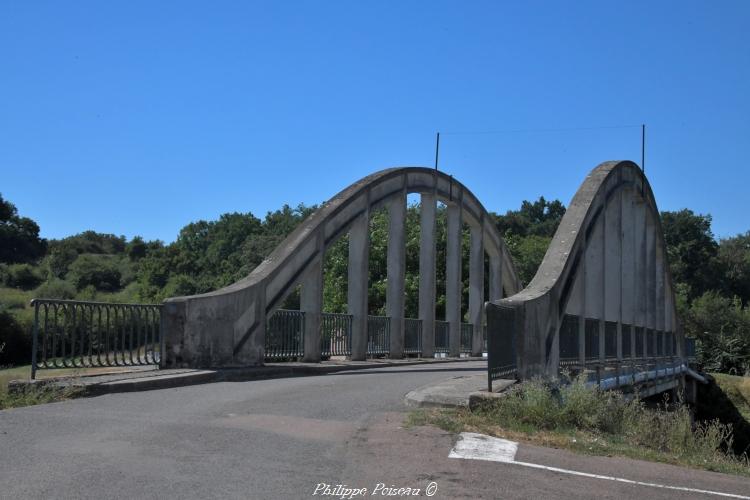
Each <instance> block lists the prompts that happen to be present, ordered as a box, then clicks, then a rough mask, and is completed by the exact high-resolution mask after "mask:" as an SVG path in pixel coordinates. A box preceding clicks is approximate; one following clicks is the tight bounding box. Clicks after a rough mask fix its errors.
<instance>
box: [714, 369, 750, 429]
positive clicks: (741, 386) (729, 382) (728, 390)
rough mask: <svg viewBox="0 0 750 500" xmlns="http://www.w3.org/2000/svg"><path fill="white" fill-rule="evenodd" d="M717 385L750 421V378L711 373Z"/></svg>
mask: <svg viewBox="0 0 750 500" xmlns="http://www.w3.org/2000/svg"><path fill="white" fill-rule="evenodd" d="M710 375H711V376H713V377H714V379H715V380H716V383H717V384H719V387H721V389H722V390H723V391H724V393H725V394H726V395H727V397H728V398H729V399H730V401H732V403H734V406H736V407H737V410H739V412H740V414H741V415H742V416H743V417H744V418H745V420H748V421H750V377H738V376H736V375H726V374H724V373H711V374H710Z"/></svg>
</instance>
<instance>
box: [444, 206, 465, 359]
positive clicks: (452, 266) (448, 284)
mask: <svg viewBox="0 0 750 500" xmlns="http://www.w3.org/2000/svg"><path fill="white" fill-rule="evenodd" d="M447 210H448V220H447V227H446V239H447V243H446V259H445V321H447V322H448V324H449V327H448V328H449V330H448V331H449V336H448V346H449V347H448V354H449V355H450V356H452V357H456V358H457V357H459V356H460V355H461V231H462V226H461V205H458V204H454V203H450V204H448V207H447Z"/></svg>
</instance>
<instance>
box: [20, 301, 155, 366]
mask: <svg viewBox="0 0 750 500" xmlns="http://www.w3.org/2000/svg"><path fill="white" fill-rule="evenodd" d="M31 306H32V307H33V308H34V328H33V334H32V352H31V378H32V379H34V378H36V372H37V370H40V369H54V368H91V367H110V366H139V365H158V364H159V362H160V360H161V353H162V352H163V343H162V341H163V339H162V335H161V305H160V304H118V303H107V302H93V301H79V300H61V299H33V300H32V301H31Z"/></svg>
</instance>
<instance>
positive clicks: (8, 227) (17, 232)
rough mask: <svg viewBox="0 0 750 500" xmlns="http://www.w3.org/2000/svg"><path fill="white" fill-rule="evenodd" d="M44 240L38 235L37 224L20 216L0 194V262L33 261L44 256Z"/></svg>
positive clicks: (45, 243)
mask: <svg viewBox="0 0 750 500" xmlns="http://www.w3.org/2000/svg"><path fill="white" fill-rule="evenodd" d="M46 249H47V242H46V240H44V239H42V238H40V237H39V226H38V225H37V223H36V222H34V221H33V220H31V219H29V218H28V217H20V216H19V215H18V210H17V209H16V206H15V205H13V204H12V203H11V202H9V201H7V200H4V199H3V196H2V194H0V262H6V263H10V264H12V263H23V262H34V261H36V260H38V259H39V258H41V257H42V256H44V253H45V251H46Z"/></svg>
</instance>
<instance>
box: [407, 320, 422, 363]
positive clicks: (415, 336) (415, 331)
mask: <svg viewBox="0 0 750 500" xmlns="http://www.w3.org/2000/svg"><path fill="white" fill-rule="evenodd" d="M404 354H418V355H420V356H421V355H422V320H421V319H413V318H405V319H404Z"/></svg>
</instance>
